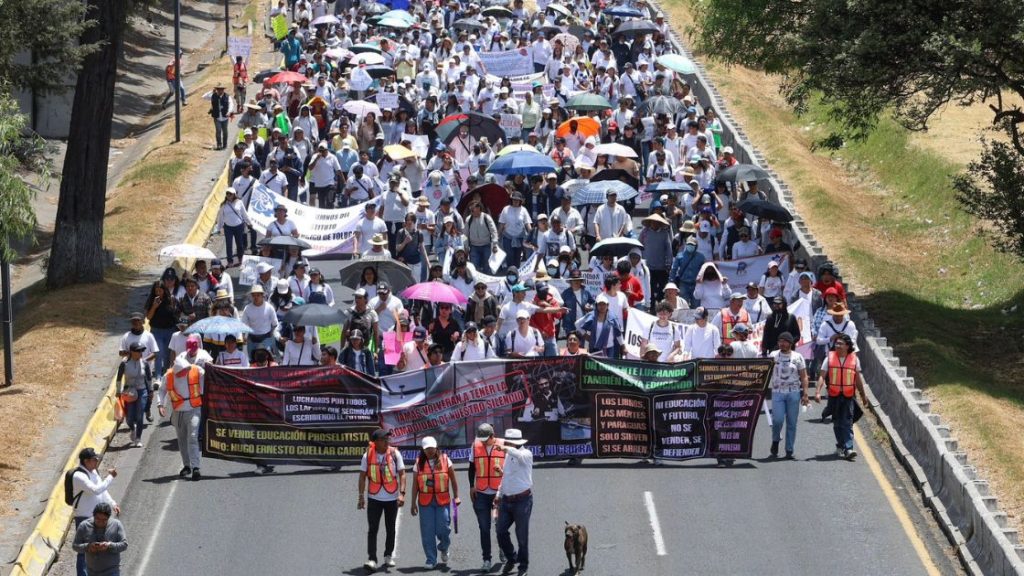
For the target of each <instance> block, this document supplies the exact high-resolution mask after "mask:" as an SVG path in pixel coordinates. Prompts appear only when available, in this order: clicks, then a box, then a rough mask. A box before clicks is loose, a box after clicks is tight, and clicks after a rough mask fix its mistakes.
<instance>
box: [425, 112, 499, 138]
mask: <svg viewBox="0 0 1024 576" xmlns="http://www.w3.org/2000/svg"><path fill="white" fill-rule="evenodd" d="M462 126H469V133H470V134H471V135H472V136H473V137H474V138H476V139H478V140H479V139H480V137H481V136H486V137H487V140H489V141H490V142H497V141H498V140H504V139H505V131H504V130H502V129H501V126H500V125H499V124H498V122H497V121H496V120H495V119H494V118H491V117H490V116H487V115H485V114H480V113H478V112H466V113H465V114H452V115H451V116H447V117H445V118H444V119H443V120H441V123H440V124H438V125H437V128H436V133H437V137H438V138H439V139H441V140H442V141H444V142H445V143H446V144H450V143H451V142H452V141H453V140H455V137H456V135H458V133H459V129H460V128H461V127H462Z"/></svg>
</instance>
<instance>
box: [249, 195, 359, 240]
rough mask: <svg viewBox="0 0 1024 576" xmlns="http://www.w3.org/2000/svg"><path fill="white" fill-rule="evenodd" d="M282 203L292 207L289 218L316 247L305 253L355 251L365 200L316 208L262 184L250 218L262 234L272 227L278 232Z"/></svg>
mask: <svg viewBox="0 0 1024 576" xmlns="http://www.w3.org/2000/svg"><path fill="white" fill-rule="evenodd" d="M278 204H280V205H283V206H284V207H286V208H288V219H289V220H291V221H293V222H295V226H296V227H297V228H298V229H299V238H301V239H302V240H305V241H306V242H309V244H310V245H311V246H312V248H310V249H308V250H305V251H303V254H304V255H306V256H317V255H320V254H350V253H352V252H354V251H355V249H356V242H355V235H354V233H355V231H356V228H357V227H358V226H359V221H360V219H361V218H362V217H363V212H364V211H365V203H363V204H357V205H355V206H349V207H348V208H338V209H324V208H313V207H311V206H306V205H305V204H300V203H298V202H293V201H291V200H289V199H288V198H286V197H284V196H281V195H280V194H278V193H276V192H274V191H273V190H271V189H269V188H267V187H266V186H264V185H262V184H258V185H257V186H256V189H255V190H253V193H252V200H251V201H250V202H249V218H250V219H251V220H252V227H253V229H255V230H256V232H257V233H258V234H259V235H260V236H261V237H262V236H264V235H266V234H267V229H268V227H269V228H270V230H271V232H273V231H274V228H273V226H272V222H274V206H276V205H278Z"/></svg>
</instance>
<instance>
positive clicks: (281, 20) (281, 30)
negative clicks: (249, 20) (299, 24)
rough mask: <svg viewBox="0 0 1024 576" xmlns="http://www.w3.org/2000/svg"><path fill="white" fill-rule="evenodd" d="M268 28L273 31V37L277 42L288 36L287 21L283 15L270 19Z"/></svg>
mask: <svg viewBox="0 0 1024 576" xmlns="http://www.w3.org/2000/svg"><path fill="white" fill-rule="evenodd" d="M270 27H271V28H272V29H273V30H274V37H275V38H277V39H278V40H281V39H282V38H284V37H285V36H287V35H288V19H287V18H286V17H285V15H284V14H278V15H277V16H274V17H273V18H271V19H270Z"/></svg>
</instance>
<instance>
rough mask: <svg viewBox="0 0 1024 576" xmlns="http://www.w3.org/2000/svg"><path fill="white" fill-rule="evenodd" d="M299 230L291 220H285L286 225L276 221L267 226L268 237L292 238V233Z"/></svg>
mask: <svg viewBox="0 0 1024 576" xmlns="http://www.w3.org/2000/svg"><path fill="white" fill-rule="evenodd" d="M296 230H298V228H296V227H295V222H292V221H291V220H287V219H286V220H285V221H284V224H281V223H280V222H278V221H277V220H274V221H273V222H271V223H270V224H268V225H267V236H291V235H292V232H295V231H296Z"/></svg>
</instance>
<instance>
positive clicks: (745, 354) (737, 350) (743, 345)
mask: <svg viewBox="0 0 1024 576" xmlns="http://www.w3.org/2000/svg"><path fill="white" fill-rule="evenodd" d="M729 346H732V357H733V358H757V357H758V356H760V352H759V351H758V349H757V347H756V346H754V343H753V342H751V341H750V340H744V341H742V342H741V341H739V340H733V341H732V342H731V343H730V344H729Z"/></svg>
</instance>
